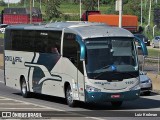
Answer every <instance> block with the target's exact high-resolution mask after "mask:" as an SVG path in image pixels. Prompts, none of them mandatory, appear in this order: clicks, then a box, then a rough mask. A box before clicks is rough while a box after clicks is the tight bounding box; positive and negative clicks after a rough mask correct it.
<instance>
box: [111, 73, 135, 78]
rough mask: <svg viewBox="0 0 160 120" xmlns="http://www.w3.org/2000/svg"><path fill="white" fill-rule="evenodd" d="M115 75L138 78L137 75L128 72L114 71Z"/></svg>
mask: <svg viewBox="0 0 160 120" xmlns="http://www.w3.org/2000/svg"><path fill="white" fill-rule="evenodd" d="M113 74H126V75H130V76H131V77H134V78H135V77H137V76H136V75H134V74H132V73H128V72H120V71H114V72H113Z"/></svg>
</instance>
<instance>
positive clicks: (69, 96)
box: [65, 85, 76, 107]
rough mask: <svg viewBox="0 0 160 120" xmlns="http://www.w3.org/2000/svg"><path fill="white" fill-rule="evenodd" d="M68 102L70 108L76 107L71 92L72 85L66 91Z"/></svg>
mask: <svg viewBox="0 0 160 120" xmlns="http://www.w3.org/2000/svg"><path fill="white" fill-rule="evenodd" d="M65 92H66V93H65V94H66V101H67V104H68V105H69V106H70V107H74V106H75V105H76V101H75V100H73V92H72V90H71V87H70V85H68V87H67V89H66V91H65Z"/></svg>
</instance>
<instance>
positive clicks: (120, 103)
mask: <svg viewBox="0 0 160 120" xmlns="http://www.w3.org/2000/svg"><path fill="white" fill-rule="evenodd" d="M122 103H123V102H122V101H114V102H111V104H112V106H113V107H120V106H121V105H122Z"/></svg>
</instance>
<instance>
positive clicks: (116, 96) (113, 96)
mask: <svg viewBox="0 0 160 120" xmlns="http://www.w3.org/2000/svg"><path fill="white" fill-rule="evenodd" d="M120 97H121V96H120V95H111V98H120Z"/></svg>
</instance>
